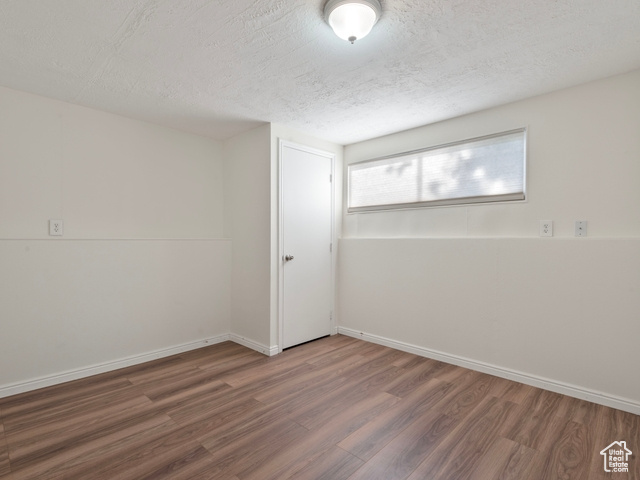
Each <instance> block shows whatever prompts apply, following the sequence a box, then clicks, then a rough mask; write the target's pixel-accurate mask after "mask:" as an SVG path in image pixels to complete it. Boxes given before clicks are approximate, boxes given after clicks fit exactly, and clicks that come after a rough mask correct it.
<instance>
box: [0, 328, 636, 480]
mask: <svg viewBox="0 0 640 480" xmlns="http://www.w3.org/2000/svg"><path fill="white" fill-rule="evenodd" d="M616 440H625V441H626V442H627V446H628V447H629V448H630V449H631V450H632V451H633V452H634V454H633V456H632V457H631V464H630V466H631V471H630V473H617V474H605V473H604V469H603V458H602V456H601V455H600V454H599V452H600V450H602V449H603V448H605V447H606V446H608V445H609V444H610V443H611V442H613V441H616ZM638 453H640V417H639V416H637V415H633V414H630V413H625V412H622V411H619V410H615V409H611V408H606V407H603V406H600V405H596V404H593V403H589V402H585V401H582V400H577V399H575V398H571V397H566V396H563V395H559V394H556V393H551V392H548V391H545V390H541V389H537V388H533V387H530V386H526V385H523V384H520V383H516V382H511V381H508V380H504V379H501V378H497V377H493V376H491V375H486V374H483V373H478V372H475V371H471V370H467V369H464V368H460V367H456V366H452V365H448V364H445V363H441V362H438V361H435V360H430V359H427V358H423V357H418V356H416V355H411V354H408V353H404V352H400V351H397V350H393V349H390V348H386V347H382V346H379V345H374V344H371V343H366V342H363V341H360V340H356V339H353V338H349V337H345V336H340V335H338V336H334V337H330V338H324V339H321V340H318V341H316V342H312V343H309V344H306V345H301V346H299V347H297V348H294V349H291V350H287V351H286V352H284V353H282V354H281V355H277V356H275V357H271V358H267V357H265V356H263V355H261V354H259V353H256V352H254V351H251V350H249V349H247V348H245V347H242V346H240V345H237V344H234V343H231V342H225V343H221V344H218V345H213V346H211V347H207V348H203V349H200V350H195V351H191V352H187V353H184V354H181V355H176V356H173V357H169V358H165V359H160V360H157V361H154V362H150V363H145V364H142V365H137V366H133V367H129V368H125V369H122V370H118V371H115V372H110V373H106V374H102V375H98V376H94V377H90V378H86V379H82V380H78V381H74V382H70V383H66V384H63V385H57V386H53V387H49V388H46V389H41V390H37V391H33V392H28V393H24V394H21V395H17V396H13V397H8V398H5V399H0V478H2V479H14V480H16V479H31V478H38V479H63V478H64V479H90V480H100V479H135V480H142V479H162V478H171V479H189V480H193V479H225V480H269V479H274V480H275V479H277V480H285V479H289V478H290V479H296V480H304V479H312V480H320V479H326V480H340V479H350V480H359V479H363V480H375V479H380V480H395V479H410V480H418V479H451V480H497V479H503V480H506V479H515V480H546V479H563V480H569V479H576V480H590V479H593V480H599V479H605V478H613V479H620V480H623V479H624V480H632V479H634V480H638V479H640V475H639V471H640V459H639V458H638Z"/></svg>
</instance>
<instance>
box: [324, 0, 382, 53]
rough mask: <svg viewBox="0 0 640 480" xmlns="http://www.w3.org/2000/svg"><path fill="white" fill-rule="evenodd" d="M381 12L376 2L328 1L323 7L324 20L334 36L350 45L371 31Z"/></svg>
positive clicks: (356, 0) (353, 0) (373, 0)
mask: <svg viewBox="0 0 640 480" xmlns="http://www.w3.org/2000/svg"><path fill="white" fill-rule="evenodd" d="M381 12H382V7H381V6H380V2H379V1H378V0H329V1H328V2H327V4H326V5H325V7H324V15H325V19H326V21H327V23H328V24H329V25H330V26H331V28H333V31H334V32H335V34H336V35H337V36H338V37H340V38H342V39H343V40H347V41H349V42H351V43H353V42H355V41H356V40H358V39H360V38H363V37H365V36H366V35H367V34H368V33H369V32H370V31H371V29H372V28H373V26H374V25H375V24H376V22H377V21H378V19H379V18H380V13H381Z"/></svg>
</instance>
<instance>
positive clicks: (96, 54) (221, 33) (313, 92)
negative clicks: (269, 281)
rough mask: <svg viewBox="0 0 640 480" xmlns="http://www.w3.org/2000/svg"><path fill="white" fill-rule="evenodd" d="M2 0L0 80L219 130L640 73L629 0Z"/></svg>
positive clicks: (403, 125) (383, 114) (421, 109)
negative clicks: (365, 20)
mask: <svg viewBox="0 0 640 480" xmlns="http://www.w3.org/2000/svg"><path fill="white" fill-rule="evenodd" d="M381 3H382V5H383V14H382V18H381V19H380V21H379V23H378V24H377V25H376V27H374V30H373V31H372V33H371V34H370V35H369V36H368V37H366V38H364V39H362V40H359V41H357V42H356V43H355V44H354V45H351V44H349V43H347V42H344V41H342V40H340V39H338V38H337V37H336V36H335V35H334V34H333V32H332V31H331V29H330V28H329V26H328V25H327V24H326V23H325V22H324V20H323V16H322V7H323V5H324V0H108V1H105V0H56V1H48V0H0V85H4V86H6V87H10V88H15V89H18V90H23V91H27V92H32V93H36V94H40V95H44V96H47V97H52V98H57V99H60V100H64V101H67V102H72V103H76V104H80V105H85V106H89V107H93V108H97V109H101V110H106V111H109V112H114V113H117V114H121V115H124V116H127V117H131V118H137V119H141V120H147V121H150V122H153V123H157V124H162V125H167V126H170V127H174V128H178V129H181V130H185V131H190V132H194V133H198V134H202V135H206V136H210V137H213V138H216V139H224V138H227V137H230V136H232V135H234V134H236V133H239V132H242V131H244V130H248V129H250V128H253V127H254V126H257V125H259V124H261V123H262V122H274V123H280V124H283V125H286V126H289V127H291V128H294V129H297V130H300V131H303V132H305V133H309V134H311V135H315V136H317V137H320V138H324V139H327V140H331V141H334V142H337V143H341V144H349V143H353V142H356V141H360V140H365V139H368V138H372V137H377V136H380V135H384V134H387V133H392V132H396V131H399V130H404V129H407V128H411V127H415V126H418V125H424V124H427V123H431V122H435V121H439V120H443V119H446V118H451V117H455V116H458V115H461V114H465V113H470V112H473V111H477V110H480V109H484V108H487V107H491V106H495V105H498V104H503V103H507V102H510V101H514V100H518V99H522V98H526V97H531V96H533V95H537V94H541V93H545V92H549V91H552V90H557V89H559V88H563V87H567V86H571V85H575V84H578V83H583V82H586V81H590V80H594V79H598V78H603V77H607V76H610V75H615V74H618V73H623V72H627V71H630V70H634V69H637V68H640V0H529V1H526V2H525V1H514V0H484V1H481V0H382V2H381Z"/></svg>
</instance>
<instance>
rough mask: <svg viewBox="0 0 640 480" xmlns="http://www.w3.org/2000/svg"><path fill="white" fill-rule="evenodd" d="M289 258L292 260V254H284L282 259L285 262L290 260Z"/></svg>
mask: <svg viewBox="0 0 640 480" xmlns="http://www.w3.org/2000/svg"><path fill="white" fill-rule="evenodd" d="M291 260H293V255H285V256H284V261H285V262H290V261H291Z"/></svg>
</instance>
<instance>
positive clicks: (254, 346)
mask: <svg viewBox="0 0 640 480" xmlns="http://www.w3.org/2000/svg"><path fill="white" fill-rule="evenodd" d="M229 340H231V341H232V342H236V343H238V344H240V345H242V346H244V347H247V348H250V349H251V350H255V351H256V352H260V353H262V354H264V355H266V356H268V357H273V356H274V355H277V354H278V346H277V345H274V346H271V347H267V346H266V345H263V344H261V343H258V342H255V341H253V340H251V339H249V338H245V337H241V336H240V335H236V334H235V333H232V334H230V335H229Z"/></svg>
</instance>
